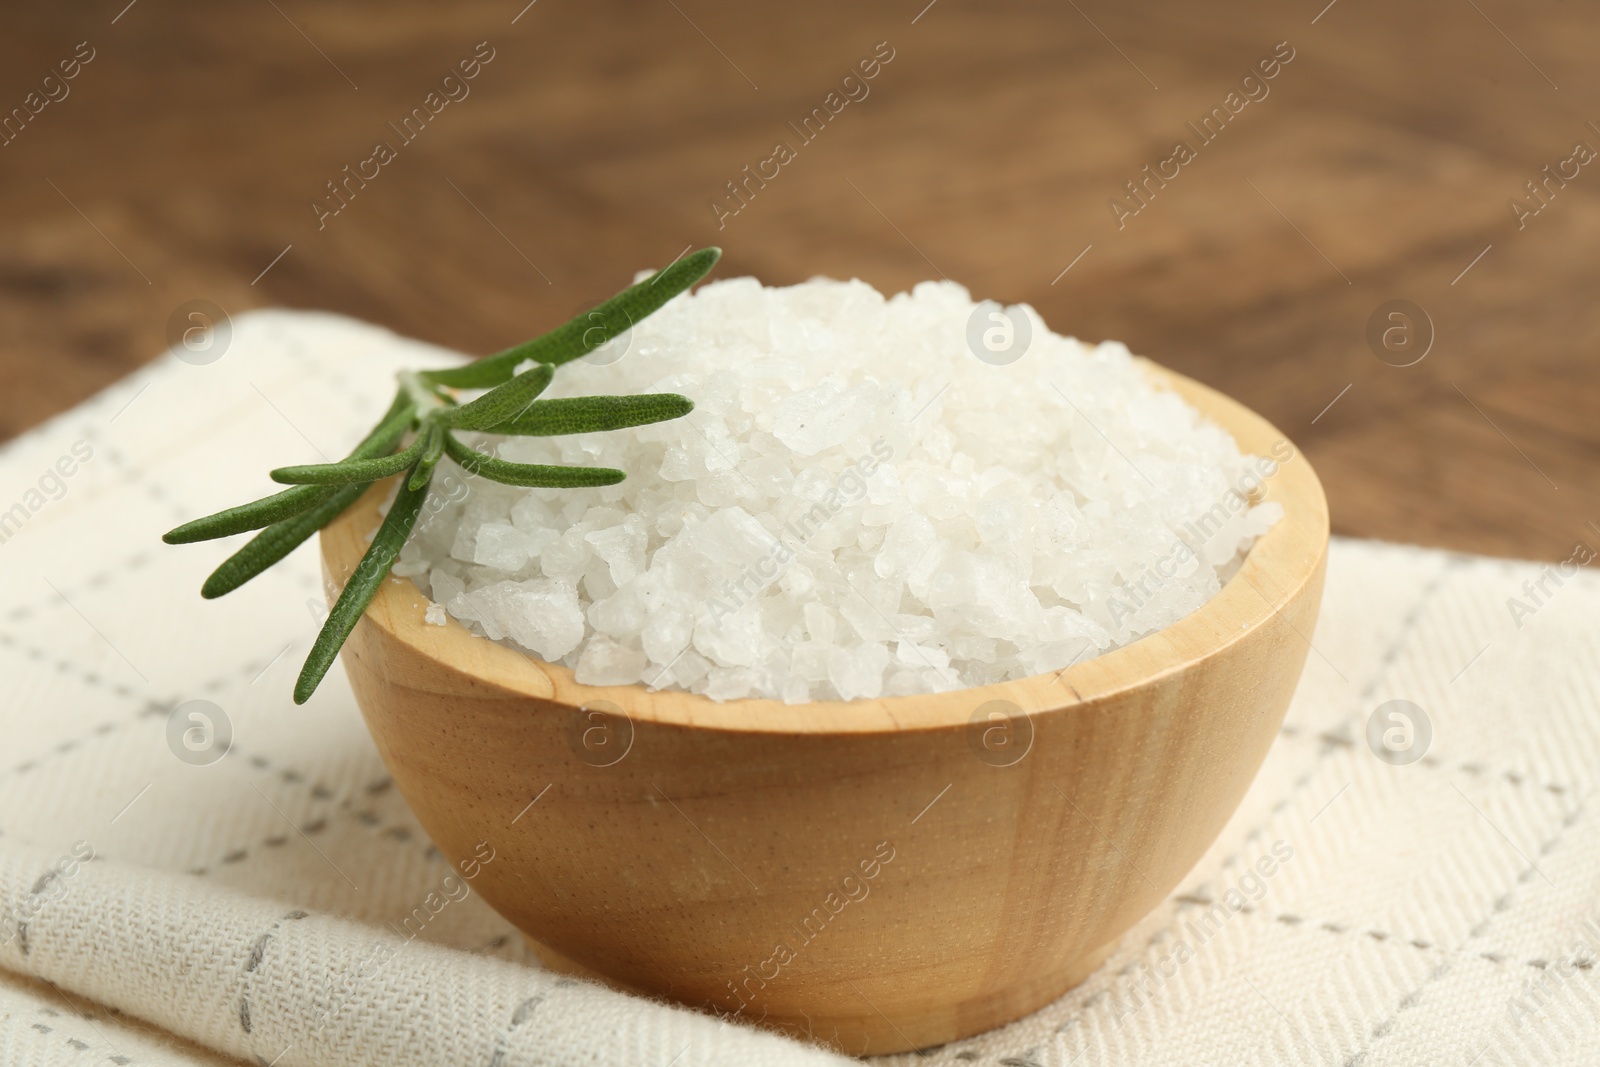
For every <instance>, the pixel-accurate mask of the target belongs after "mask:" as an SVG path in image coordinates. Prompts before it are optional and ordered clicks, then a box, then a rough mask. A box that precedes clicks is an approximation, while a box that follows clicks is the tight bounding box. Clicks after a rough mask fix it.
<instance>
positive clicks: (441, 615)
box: [422, 600, 449, 626]
mask: <svg viewBox="0 0 1600 1067" xmlns="http://www.w3.org/2000/svg"><path fill="white" fill-rule="evenodd" d="M448 618H449V616H448V615H446V614H445V610H444V605H443V604H435V603H434V602H433V601H431V600H430V601H428V608H427V610H426V611H424V612H423V613H422V621H423V622H425V623H427V624H428V625H429V626H443V625H444V624H445V621H446V620H447V619H448Z"/></svg>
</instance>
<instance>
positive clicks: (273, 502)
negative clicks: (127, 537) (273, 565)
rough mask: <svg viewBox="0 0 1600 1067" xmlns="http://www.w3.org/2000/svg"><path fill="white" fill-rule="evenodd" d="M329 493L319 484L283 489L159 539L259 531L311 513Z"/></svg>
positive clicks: (185, 540)
mask: <svg viewBox="0 0 1600 1067" xmlns="http://www.w3.org/2000/svg"><path fill="white" fill-rule="evenodd" d="M332 493H333V490H332V489H328V488H325V487H323V486H320V485H297V486H295V487H294V488H293V489H285V490H284V491H283V492H281V493H273V494H272V495H271V496H264V497H262V498H261V499H260V500H252V501H251V502H250V503H248V504H240V505H239V506H238V507H235V508H227V509H226V510H223V511H219V512H217V513H216V514H215V515H207V516H205V517H204V518H201V519H191V520H190V521H188V522H186V523H184V524H183V525H182V526H178V527H175V528H173V529H171V530H168V531H167V532H166V533H164V534H162V535H161V540H163V541H165V542H166V543H167V544H169V545H187V544H190V543H191V542H194V541H210V540H212V539H214V538H217V537H229V536H232V535H233V534H236V533H244V532H245V531H246V530H259V529H261V527H263V526H271V525H272V524H273V523H275V522H282V521H283V520H284V519H289V518H293V517H294V516H296V515H299V514H300V513H301V512H305V511H310V510H311V509H312V508H314V507H316V506H317V505H318V504H320V503H322V502H323V501H324V500H326V499H328V497H329V496H330V495H331V494H332Z"/></svg>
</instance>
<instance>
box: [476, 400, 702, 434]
mask: <svg viewBox="0 0 1600 1067" xmlns="http://www.w3.org/2000/svg"><path fill="white" fill-rule="evenodd" d="M693 410H694V402H693V401H691V400H690V399H689V398H688V397H686V396H679V395H678V394H677V393H644V394H642V395H640V396H574V397H565V398H563V399H560V400H540V401H538V402H537V403H535V404H533V405H532V406H531V407H529V408H528V410H527V411H526V412H524V413H523V414H521V415H519V416H517V417H516V418H514V419H512V420H511V421H510V422H502V423H500V424H499V425H497V426H491V427H489V432H490V433H500V434H508V435H516V436H523V437H553V436H555V435H557V434H569V433H597V432H599V431H602V430H620V429H623V428H625V427H628V426H643V425H645V424H647V423H652V422H665V421H667V420H668V419H676V418H680V417H682V416H684V415H687V414H689V412H691V411H693Z"/></svg>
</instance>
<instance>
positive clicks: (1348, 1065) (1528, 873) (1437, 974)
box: [1344, 805, 1587, 1067]
mask: <svg viewBox="0 0 1600 1067" xmlns="http://www.w3.org/2000/svg"><path fill="white" fill-rule="evenodd" d="M1586 811H1587V808H1585V807H1584V806H1583V805H1579V806H1578V807H1577V808H1575V809H1573V811H1571V812H1570V813H1569V814H1568V815H1567V816H1566V818H1564V819H1562V820H1561V826H1560V827H1559V828H1558V829H1557V830H1556V832H1555V833H1554V834H1553V835H1552V836H1551V837H1550V839H1549V840H1548V841H1546V842H1545V843H1544V844H1542V845H1540V846H1539V855H1540V856H1547V855H1549V854H1550V853H1551V852H1553V851H1554V850H1555V848H1556V845H1557V844H1559V843H1560V841H1561V839H1562V838H1563V837H1565V836H1566V834H1567V831H1568V830H1571V829H1572V828H1573V827H1574V826H1576V825H1577V824H1578V822H1579V821H1580V820H1581V819H1582V818H1583V815H1584V813H1585V812H1586ZM1538 873H1539V869H1538V867H1536V866H1535V865H1534V864H1532V863H1530V864H1528V866H1527V867H1526V868H1524V869H1523V871H1522V872H1521V873H1520V874H1518V875H1517V879H1516V882H1515V883H1514V884H1512V885H1511V887H1510V888H1508V889H1507V890H1506V891H1505V892H1504V893H1503V894H1501V895H1500V896H1499V897H1497V898H1495V901H1494V903H1493V904H1491V905H1490V906H1489V912H1488V914H1487V915H1485V916H1484V917H1483V918H1482V919H1480V920H1479V921H1478V923H1477V924H1476V925H1475V926H1473V927H1472V929H1470V930H1468V931H1467V937H1466V940H1465V941H1463V942H1462V943H1461V945H1460V946H1459V947H1457V949H1456V953H1457V954H1459V953H1461V952H1462V951H1463V950H1464V949H1465V948H1466V946H1467V945H1468V944H1470V943H1471V942H1473V941H1476V940H1477V939H1478V938H1480V937H1482V936H1483V935H1484V934H1485V933H1487V932H1488V930H1489V927H1490V925H1492V924H1493V922H1494V917H1495V916H1496V915H1499V914H1501V913H1502V912H1506V911H1510V910H1511V905H1512V902H1513V898H1514V897H1515V896H1516V892H1517V886H1519V885H1525V884H1526V883H1528V882H1530V881H1532V880H1533V877H1534V875H1536V874H1538ZM1454 966H1455V961H1454V960H1451V959H1446V960H1444V961H1443V962H1441V963H1440V964H1439V965H1438V966H1437V967H1435V968H1434V969H1433V970H1431V971H1429V972H1428V976H1427V977H1426V978H1424V979H1423V980H1422V981H1421V982H1419V983H1418V984H1417V987H1416V988H1415V989H1413V990H1412V991H1411V992H1409V993H1407V994H1406V995H1405V996H1403V997H1401V998H1400V1002H1399V1004H1398V1005H1396V1007H1395V1009H1394V1012H1393V1014H1391V1015H1390V1016H1389V1017H1388V1018H1387V1019H1385V1020H1384V1021H1383V1022H1381V1023H1379V1024H1378V1025H1377V1026H1374V1027H1373V1028H1372V1037H1371V1039H1370V1041H1369V1043H1368V1044H1367V1046H1366V1047H1365V1048H1362V1049H1359V1050H1357V1051H1356V1052H1355V1053H1353V1054H1352V1055H1351V1056H1350V1057H1349V1058H1348V1059H1346V1060H1345V1061H1344V1067H1358V1065H1359V1064H1361V1063H1363V1062H1365V1060H1366V1059H1367V1056H1368V1055H1369V1054H1370V1053H1371V1052H1372V1048H1373V1046H1374V1045H1376V1044H1378V1042H1380V1041H1382V1040H1383V1039H1384V1038H1386V1037H1388V1036H1389V1035H1390V1034H1392V1033H1394V1032H1395V1030H1396V1029H1398V1027H1397V1026H1396V1024H1397V1023H1398V1022H1399V1019H1400V1016H1401V1015H1402V1014H1404V1013H1405V1012H1406V1011H1407V1010H1409V1009H1411V1008H1414V1007H1416V1006H1417V1005H1418V1004H1419V1003H1421V1002H1422V994H1423V991H1424V990H1426V989H1428V987H1430V986H1432V985H1433V984H1434V983H1436V982H1438V981H1439V980H1440V979H1442V978H1444V977H1445V976H1446V975H1448V974H1449V973H1450V971H1451V970H1452V968H1453V967H1454Z"/></svg>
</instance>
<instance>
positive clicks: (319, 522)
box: [200, 485, 367, 600]
mask: <svg viewBox="0 0 1600 1067" xmlns="http://www.w3.org/2000/svg"><path fill="white" fill-rule="evenodd" d="M366 491H367V487H366V486H365V485H347V486H345V487H343V488H342V489H338V490H336V491H335V492H334V494H333V495H332V496H330V497H329V498H328V499H327V500H324V501H323V502H322V503H321V504H318V505H317V506H316V507H314V508H312V509H311V510H310V511H307V512H305V513H304V514H301V515H295V516H293V517H292V518H288V519H284V520H283V521H281V522H275V523H273V524H272V525H271V526H268V527H267V528H266V529H265V530H262V531H261V532H260V533H258V534H256V535H255V536H254V537H252V538H251V539H250V540H249V541H248V542H246V544H245V546H244V547H243V548H241V549H240V550H239V551H237V552H235V553H234V554H233V555H231V556H229V557H228V558H227V559H225V560H223V561H222V565H221V566H220V567H218V568H217V569H216V570H214V571H212V572H211V577H209V578H207V579H206V582H205V584H204V585H202V586H201V587H200V595H201V596H203V597H205V598H206V599H207V600H215V599H216V598H217V597H219V596H223V595H224V594H227V593H231V592H233V591H234V590H235V589H237V588H239V587H240V586H241V585H243V584H244V583H245V582H248V581H249V580H250V579H252V578H254V577H255V576H256V575H258V574H260V573H261V572H262V571H264V570H266V569H267V568H268V567H270V566H272V565H273V564H274V563H276V562H278V561H279V560H280V559H282V558H283V557H284V556H287V555H288V554H289V553H290V552H292V551H294V550H295V549H296V548H298V547H299V546H300V544H301V543H302V542H303V541H305V539H306V538H308V537H310V536H311V535H312V534H314V533H316V532H317V531H318V530H320V529H322V528H323V527H324V526H326V525H328V523H330V522H332V521H333V520H334V519H335V518H337V517H338V516H339V515H340V514H341V513H343V511H344V509H345V508H347V507H349V506H350V505H351V504H353V503H355V501H356V498H357V497H359V496H360V495H361V494H362V493H364V492H366Z"/></svg>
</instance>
